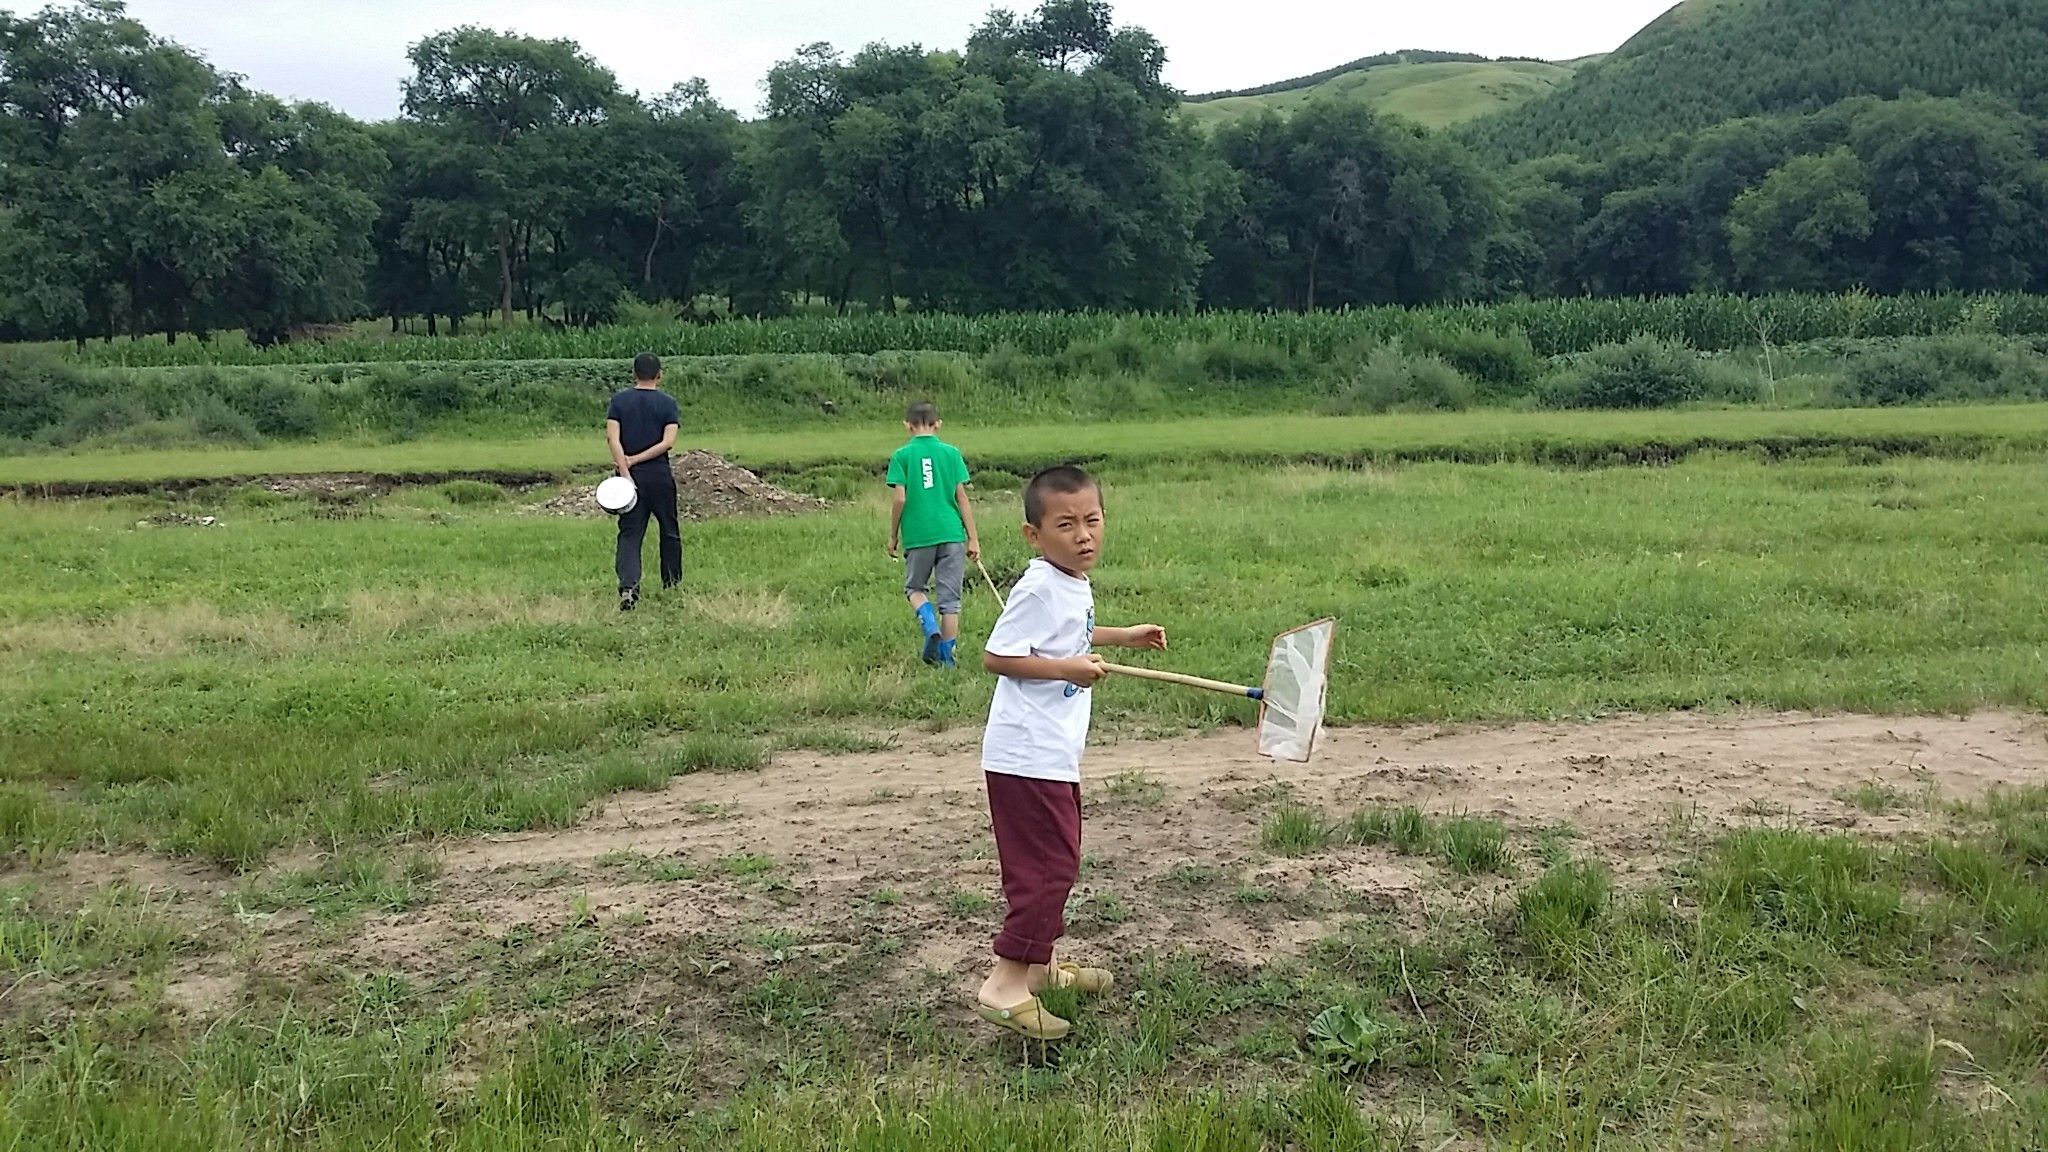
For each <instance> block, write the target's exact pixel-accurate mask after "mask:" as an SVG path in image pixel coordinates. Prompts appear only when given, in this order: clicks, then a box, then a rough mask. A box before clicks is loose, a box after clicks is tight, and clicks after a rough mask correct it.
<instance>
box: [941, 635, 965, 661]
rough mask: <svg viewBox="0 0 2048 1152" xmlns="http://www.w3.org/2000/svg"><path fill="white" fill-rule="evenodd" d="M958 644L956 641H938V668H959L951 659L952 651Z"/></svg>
mask: <svg viewBox="0 0 2048 1152" xmlns="http://www.w3.org/2000/svg"><path fill="white" fill-rule="evenodd" d="M959 643H960V641H959V640H958V639H953V640H941V641H939V667H941V668H958V667H959V666H960V665H959V664H958V663H957V662H956V661H955V660H954V659H953V649H954V648H955V647H957V646H958V645H959Z"/></svg>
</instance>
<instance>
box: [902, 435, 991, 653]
mask: <svg viewBox="0 0 2048 1152" xmlns="http://www.w3.org/2000/svg"><path fill="white" fill-rule="evenodd" d="M939 424H940V421H939V410H938V408H937V407H935V406H934V405H932V404H931V403H929V402H926V401H920V402H918V403H916V404H912V405H911V406H910V411H909V412H907V413H905V414H904V417H903V427H904V429H905V430H906V431H908V432H909V433H910V443H908V444H905V445H904V446H903V447H901V448H898V449H897V450H896V453H895V455H893V456H891V457H889V477H888V482H889V487H890V488H891V489H893V490H894V497H893V506H892V507H891V508H890V510H889V555H890V556H892V557H893V556H895V555H896V550H897V548H898V547H901V548H902V549H903V595H904V598H905V599H907V600H909V601H910V608H911V611H913V612H916V613H917V623H918V627H920V628H922V629H923V630H924V662H925V663H927V664H930V665H932V666H934V667H940V668H951V667H953V666H954V663H955V660H954V655H953V648H954V645H956V644H958V643H959V642H960V595H961V591H962V587H963V586H964V585H965V584H966V582H967V562H968V561H969V560H980V559H981V537H980V535H979V534H978V533H976V532H975V530H974V505H973V503H972V502H971V501H970V500H969V499H968V497H967V484H968V481H969V479H970V477H969V476H968V474H967V461H966V459H965V458H964V457H962V456H961V455H960V450H959V449H958V448H955V447H953V446H952V445H951V444H948V443H946V442H945V441H943V440H941V439H939ZM934 593H936V594H937V595H936V599H937V603H936V604H934V603H933V600H934Z"/></svg>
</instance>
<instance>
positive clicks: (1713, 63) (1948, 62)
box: [1460, 0, 2048, 160]
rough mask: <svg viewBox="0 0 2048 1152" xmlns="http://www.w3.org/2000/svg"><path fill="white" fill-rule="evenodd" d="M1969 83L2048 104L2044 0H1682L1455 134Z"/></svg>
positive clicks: (1526, 152) (1558, 146)
mask: <svg viewBox="0 0 2048 1152" xmlns="http://www.w3.org/2000/svg"><path fill="white" fill-rule="evenodd" d="M1971 91H1985V92H1990V93H1993V94H1995V95H1998V96H2001V97H2004V98H2005V99H2008V100H2011V101H2013V102H2014V103H2016V104H2018V105H2019V106H2020V107H2021V108H2023V109H2025V110H2028V111H2031V112H2034V113H2036V114H2044V113H2048V0H1686V2H1685V3H1682V4H1679V5H1678V6H1677V7H1675V8H1673V9H1672V10H1671V11H1669V12H1667V13H1665V14H1664V15H1663V16H1661V17H1659V18H1658V19H1656V20H1655V21H1652V22H1651V23H1650V24H1649V25H1648V26H1647V27H1645V28H1644V29H1643V30H1642V31H1641V32H1639V33H1637V34H1636V35H1635V37H1634V38H1632V39H1630V40H1629V42H1628V43H1627V44H1624V45H1623V46H1622V47H1621V48H1620V49H1619V50H1617V51H1616V52H1614V53H1613V54H1612V55H1610V56H1607V57H1606V58H1604V59H1602V60H1600V61H1597V62H1595V63H1593V64H1589V65H1587V66H1586V67H1583V68H1580V69H1578V70H1577V71H1575V72H1574V73H1573V74H1572V75H1571V76H1570V78H1569V79H1568V80H1566V81H1565V82H1564V83H1561V84H1559V85H1557V86H1556V87H1555V88H1554V90H1552V91H1551V92H1549V93H1547V94H1544V95H1541V96H1539V97H1538V98H1536V99H1533V100H1529V101H1527V102H1524V103H1522V104H1521V105H1519V106H1517V107H1513V108H1509V109H1506V110H1503V111H1501V112H1500V113H1498V114H1497V115H1492V116H1488V117H1485V118H1484V119H1481V120H1477V121H1475V122H1471V123H1467V124H1465V125H1464V126H1463V127H1461V128H1460V133H1461V134H1462V135H1464V136H1465V137H1466V138H1467V139H1469V140H1470V141H1472V142H1473V143H1474V144H1476V145H1477V146H1478V147H1479V148H1480V149H1481V150H1482V151H1483V152H1485V153H1487V154H1489V155H1491V156H1493V157H1494V158H1496V159H1499V160H1521V159H1527V158H1530V157H1534V156H1544V155H1551V154H1554V153H1559V152H1583V153H1587V154H1592V153H1598V152H1603V151H1606V150H1609V149H1611V148H1613V147H1615V146H1618V145H1622V144H1626V143H1628V142H1630V141H1633V140H1643V139H1651V138H1655V137H1658V136H1662V135H1666V134H1669V133H1673V132H1684V131H1691V130H1695V129H1699V128H1704V127H1707V126H1709V125H1712V124H1718V123H1720V122H1722V121H1724V120H1729V119H1733V118H1736V117H1741V116H1756V115H1763V114H1768V113H1774V112H1804V111H1812V110H1815V109H1819V108H1822V107H1825V106H1827V105H1829V104H1833V103H1835V102H1837V101H1839V100H1843V99H1846V98H1848V97H1852V96H1864V95H1869V96H1881V97H1895V96H1898V95H1900V94H1901V93H1904V92H1922V93H1926V94H1928V95H1933V96H1954V95H1961V94H1963V93H1966V92H1971Z"/></svg>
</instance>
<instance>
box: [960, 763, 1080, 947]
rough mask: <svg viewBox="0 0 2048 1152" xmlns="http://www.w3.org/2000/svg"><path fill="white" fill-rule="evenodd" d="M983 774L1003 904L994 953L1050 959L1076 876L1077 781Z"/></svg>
mask: <svg viewBox="0 0 2048 1152" xmlns="http://www.w3.org/2000/svg"><path fill="white" fill-rule="evenodd" d="M983 778H984V779H986V780H987V781H988V815H989V823H990V824H992V825H994V826H995V832H996V860H997V862H999V863H1000V864H1001V865H1002V870H1003V900H1004V902H1006V903H1007V904H1008V905H1009V911H1008V912H1006V913H1004V915H1003V930H1002V931H1001V932H999V933H997V934H996V955H998V956H1000V957H1002V958H1003V959H1005V960H1015V961H1018V962H1019V963H1023V964H1050V963H1052V946H1053V943H1054V942H1055V941H1057V940H1058V939H1059V938H1060V937H1061V936H1062V935H1064V934H1065V933H1066V930H1067V894H1068V893H1069V892H1072V891H1073V890H1074V885H1075V883H1077V882H1078V881H1079V880H1080V879H1081V786H1080V785H1079V784H1071V783H1068V782H1066V781H1063V780H1032V779H1029V778H1027V777H1024V776H1010V775H1006V774H1004V773H1001V772H986V773H983Z"/></svg>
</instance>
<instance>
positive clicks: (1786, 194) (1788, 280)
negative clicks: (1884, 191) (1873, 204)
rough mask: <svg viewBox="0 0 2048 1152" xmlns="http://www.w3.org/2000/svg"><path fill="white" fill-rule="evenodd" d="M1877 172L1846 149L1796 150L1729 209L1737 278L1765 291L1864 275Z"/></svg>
mask: <svg viewBox="0 0 2048 1152" xmlns="http://www.w3.org/2000/svg"><path fill="white" fill-rule="evenodd" d="M1869 182H1870V175H1869V173H1868V171H1866V170H1865V168H1864V166H1863V162H1862V161H1861V160H1858V159H1857V158H1856V154H1855V153H1854V152H1851V151H1849V149H1847V148H1836V149H1835V150H1833V151H1831V152H1828V153H1826V154H1824V155H1819V156H1795V157H1793V158H1792V159H1791V160H1788V161H1786V162H1785V164H1784V165H1783V166H1782V167H1780V168H1778V169H1777V170H1776V171H1774V172H1772V173H1771V174H1770V176H1769V177H1767V178H1766V179H1765V180H1764V182H1763V183H1762V184H1759V185H1758V186H1756V187H1755V188H1752V189H1750V190H1748V191H1747V192H1744V193H1742V194H1741V195H1740V196H1738V197H1736V200H1735V205H1734V207H1733V209H1732V210H1731V211H1730V212H1729V214H1728V238H1729V248H1730V251H1731V253H1732V256H1733V259H1734V264H1735V276H1736V282H1737V283H1738V284H1740V285H1741V286H1742V287H1744V288H1748V289H1751V290H1754V291H1759V292H1821V291H1827V290H1829V289H1833V288H1841V287H1846V286H1848V285H1851V284H1855V283H1857V282H1859V281H1860V280H1861V279H1862V278H1863V276H1864V275H1865V264H1864V242H1865V241H1866V240H1868V239H1869V238H1870V233H1871V229H1872V227H1873V223H1874V219H1875V217H1874V216H1873V214H1872V213H1871V210H1870V198H1869V196H1868V195H1866V192H1865V190H1866V189H1867V188H1868V187H1869Z"/></svg>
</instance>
